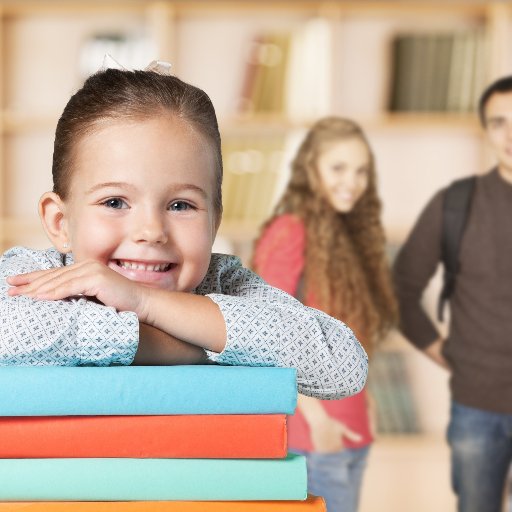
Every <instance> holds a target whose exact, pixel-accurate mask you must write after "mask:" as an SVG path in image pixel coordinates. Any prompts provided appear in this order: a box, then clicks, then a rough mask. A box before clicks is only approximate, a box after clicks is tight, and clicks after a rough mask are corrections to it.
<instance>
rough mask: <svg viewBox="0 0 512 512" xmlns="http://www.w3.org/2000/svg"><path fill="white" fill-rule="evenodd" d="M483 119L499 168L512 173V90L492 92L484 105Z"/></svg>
mask: <svg viewBox="0 0 512 512" xmlns="http://www.w3.org/2000/svg"><path fill="white" fill-rule="evenodd" d="M484 119H485V131H486V134H487V139H488V141H489V144H490V146H491V148H492V149H493V151H494V153H495V155H496V158H497V159H498V165H499V168H500V170H501V171H502V172H505V173H507V174H512V92H504V93H494V94H493V95H492V96H491V97H490V98H489V100H488V102H487V105H486V107H485V111H484Z"/></svg>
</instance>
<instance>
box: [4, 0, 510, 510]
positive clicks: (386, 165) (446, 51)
mask: <svg viewBox="0 0 512 512" xmlns="http://www.w3.org/2000/svg"><path fill="white" fill-rule="evenodd" d="M511 28H512V5H510V3H509V2H507V1H503V2H500V1H483V0H482V1H478V0H466V1H450V0H445V1H443V2H437V1H421V0H402V1H377V0H374V1H366V0H359V1H343V0H339V1H302V0H276V1H272V0H258V1H250V0H248V1H244V0H238V1H236V0H233V1H229V0H188V1H186V0H182V1H163V0H162V1H150V0H146V1H143V0H140V1H136V0H124V1H119V2H118V1H114V0H105V1H101V0H87V1H86V0H68V1H50V0H39V1H25V0H17V1H16V0H12V1H9V0H2V1H0V73H1V80H0V133H1V137H0V195H1V200H0V245H1V246H2V250H4V249H6V248H7V247H10V246H12V245H18V244H22V245H28V246H32V247H40V248H42V247H46V246H47V245H49V243H48V241H47V240H46V239H45V237H44V234H43V233H42V230H41V228H40V225H39V220H38V216H37V201H38V198H39V196H40V195H41V194H42V193H43V192H45V191H46V190H49V189H50V188H51V161H52V150H53V147H52V146H53V134H54V129H55V125H56V122H57V119H58V117H59V115H60V112H61V110H62V108H63V107H64V105H65V103H66V102H67V100H68V99H69V97H70V95H71V94H72V93H73V92H74V91H75V90H76V89H77V88H78V87H79V86H80V84H81V82H82V81H83V79H84V78H85V77H86V76H88V75H89V74H90V73H92V72H94V71H96V70H97V69H99V68H100V67H101V65H102V61H103V56H104V54H105V53H109V54H111V55H112V56H113V57H114V59H116V60H117V61H118V62H120V63H121V64H122V65H123V66H124V67H126V68H142V67H145V66H146V65H147V64H148V63H149V62H150V61H151V60H153V59H160V60H166V61H169V62H171V63H172V66H173V71H174V73H175V74H176V75H178V76H179V77H180V78H182V79H183V80H185V81H188V82H191V83H193V84H196V85H198V86H199V87H201V88H203V89H205V90H206V91H207V92H208V94H209V95H210V96H211V98H212V100H213V103H214V105H215V107H216V109H217V114H218V117H219V121H220V125H221V133H222V136H223V154H224V155H223V156H224V165H225V183H224V202H225V214H224V220H223V222H222V225H221V228H220V234H219V238H218V240H217V242H216V246H215V249H216V250H218V251H219V252H232V253H235V254H237V255H239V256H240V257H241V258H242V259H243V260H244V262H245V263H246V264H248V263H249V260H250V256H251V250H252V242H253V240H254V238H255V237H256V235H257V233H258V230H259V226H260V225H261V223H262V222H263V221H264V220H265V219H266V218H267V217H268V216H269V215H270V213H271V211H272V206H273V204H274V203H275V201H276V199H277V198H278V197H279V195H280V193H281V192H282V190H283V188H284V186H285V184H286V182H287V178H288V166H289V161H290V158H291V156H292V155H293V153H294V151H295V149H296V148H297V146H298V143H299V141H300V139H301V137H302V135H303V134H304V132H305V130H306V129H307V128H308V127H309V126H310V125H311V124H312V123H313V122H314V121H315V120H316V119H318V118H319V117H321V116H324V115H328V114H336V115H341V116H345V117H351V118H353V119H355V120H356V121H358V122H359V123H360V124H361V125H362V127H363V129H364V130H365V131H366V133H367V134H368V136H369V140H370V143H371V145H372V146H373V149H374V152H375V155H376V161H377V170H378V174H379V188H380V194H381V197H382V199H383V203H384V224H385V228H386V231H387V235H388V241H389V255H390V259H392V258H393V255H394V254H395V253H396V250H397V249H398V248H399V247H400V244H401V243H402V241H403V240H404V238H405V236H406V235H407V233H408V231H409V229H410V228H411V226H412V223H413V222H414V221H415V219H416V217H417V215H418V214H419V212H420V210H421V209H422V207H423V206H424V205H425V204H426V202H427V200H428V199H429V198H430V197H431V196H432V194H433V193H434V192H435V191H437V190H438V189H439V188H441V187H442V186H445V185H446V184H448V183H449V182H450V181H452V180H454V179H456V178H458V177H460V176H464V175H467V174H476V173H481V172H483V171H485V170H487V169H488V168H489V167H490V166H491V165H492V163H493V161H492V158H491V155H490V154H489V152H488V150H487V148H486V146H485V143H484V140H483V137H482V133H481V130H480V128H479V126H478V121H477V117H476V115H475V112H474V110H475V108H474V107H475V104H476V101H477V98H478V96H479V94H480V92H481V91H482V89H483V88H484V87H485V85H486V84H487V83H489V82H490V81H491V80H493V79H495V78H497V77H498V76H501V75H504V74H509V73H510V72H511V71H512V41H510V29H511ZM439 285H440V278H439V275H437V276H436V277H435V278H434V279H433V280H432V283H431V285H430V287H429V289H428V292H427V295H426V298H425V305H426V307H427V308H428V309H430V310H431V311H433V310H434V308H435V303H436V300H437V294H438V290H439ZM447 386H448V383H447V376H446V374H445V373H444V371H442V370H440V369H438V368H436V367H434V365H433V364H432V363H429V362H428V361H427V360H426V359H425V358H423V357H422V356H421V354H419V353H417V352H415V350H414V349H412V348H410V347H409V346H408V345H407V343H406V342H405V341H404V340H403V339H402V338H400V337H399V335H397V334H394V335H392V336H390V338H389V339H388V340H386V341H385V343H384V345H383V350H382V351H381V353H380V354H379V355H377V356H376V358H375V361H374V365H373V373H372V377H371V380H370V387H371V388H372V391H373V393H374V394H375V396H376V399H377V402H378V412H379V430H380V436H379V439H378V442H377V443H376V444H375V446H374V448H373V449H372V450H373V451H372V454H371V458H370V463H369V469H368V472H367V473H366V477H365V482H364V486H363V496H362V504H361V511H362V512H371V511H374V510H379V512H386V511H394V512H397V511H410V510H414V511H415V512H422V511H433V510H435V511H439V510H452V509H454V499H453V497H452V494H451V491H450V485H449V460H448V450H447V447H446V445H445V441H444V430H445V427H446V424H447V420H448V403H449V402H448V401H449V399H448V388H447Z"/></svg>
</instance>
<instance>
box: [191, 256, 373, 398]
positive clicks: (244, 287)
mask: <svg viewBox="0 0 512 512" xmlns="http://www.w3.org/2000/svg"><path fill="white" fill-rule="evenodd" d="M196 293H200V294H201V295H206V296H208V297H209V298H210V299H211V300H213V301H214V302H215V303H216V304H217V305H218V307H219V309H220V311H221V313H222V315H223V317H224V321H225V323H226V331H227V341H226V346H225V348H224V350H223V351H222V352H221V353H215V352H211V351H207V354H208V356H209V357H210V359H211V360H212V361H214V362H216V363H219V364H229V365H246V366H281V367H291V368H296V369H297V386H298V389H299V392H300V393H303V394H305V395H309V396H315V397H317V398H322V399H336V398H342V397H346V396H349V395H353V394H356V393H358V392H359V391H361V390H362V389H363V387H364V384H365V382H366V377H367V373H368V361H367V357H366V353H365V352H364V350H363V348H362V347H361V345H360V344H359V342H358V341H357V339H356V338H355V336H354V334H353V333H352V331H351V330H350V329H349V328H348V327H347V326H346V325H345V324H344V323H342V322H340V321H338V320H336V319H334V318H332V317H330V316H328V315H326V314H325V313H322V312H321V311H318V310H316V309H313V308H310V307H306V306H304V305H303V304H302V303H301V302H299V301H298V300H296V299H295V298H293V297H292V296H290V295H288V294H287V293H285V292H284V291H282V290H280V289H278V288H274V287H272V286H270V285H268V284H267V283H265V282H264V281H263V280H262V279H261V278H260V277H259V276H258V275H256V274H255V273H254V272H251V271H250V270H248V269H246V268H244V267H243V266H242V265H241V262H240V260H239V259H238V258H235V257H233V256H225V255H214V256H213V258H212V264H211V266H210V270H209V273H208V275H207V277H206V278H205V280H204V281H203V283H202V284H201V285H200V287H198V289H197V290H196Z"/></svg>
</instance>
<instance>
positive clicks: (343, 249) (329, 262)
mask: <svg viewBox="0 0 512 512" xmlns="http://www.w3.org/2000/svg"><path fill="white" fill-rule="evenodd" d="M351 138H357V139H359V140H361V141H363V142H364V144H365V145H366V146H367V148H368V153H369V156H370V166H369V167H370V169H369V180H368V187H367V189H366V190H365V192H364V193H363V195H362V196H361V198H360V199H359V201H357V203H356V204H355V206H354V208H353V209H352V210H351V211H350V212H348V213H339V212H337V211H336V210H334V208H333V207H332V206H331V205H330V203H329V201H328V199H327V197H326V194H325V193H324V190H323V187H322V185H321V183H320V178H319V175H318V171H317V168H316V163H317V161H318V157H319V155H320V154H321V153H322V152H323V150H324V148H325V147H326V145H328V144H332V143H333V142H336V141H339V140H346V139H351ZM291 167H292V172H291V178H290V181H289V183H288V187H287V189H286V191H285V193H284V195H283V196H282V198H281V199H280V201H279V202H278V204H277V206H276V208H275V210H274V213H273V215H272V217H271V219H270V220H269V221H268V222H267V223H266V224H265V225H264V226H263V229H262V233H263V232H264V231H265V228H266V227H267V226H268V225H269V224H270V223H271V222H272V221H273V219H274V218H275V217H277V216H279V215H282V214H284V213H288V214H292V215H295V216H297V217H299V218H300V219H301V220H302V221H303V222H304V225H305V228H306V233H307V243H306V254H305V262H306V263H305V269H304V296H307V295H308V294H309V292H312V294H313V296H314V298H315V301H316V302H317V304H318V307H319V308H320V309H322V310H323V311H325V312H326V313H328V314H330V315H331V316H334V317H336V318H339V319H342V320H343V321H344V322H345V323H347V324H348V325H349V326H350V327H351V328H352V329H353V330H354V332H355V334H356V335H357V337H358V339H359V340H360V341H361V343H362V344H363V345H364V347H365V349H366V350H367V351H368V352H369V353H371V352H372V348H373V347H374V344H375V343H376V342H377V341H379V340H381V339H382V338H383V336H384V334H385V333H386V332H387V331H388V330H389V329H390V328H391V327H393V326H394V325H395V324H396V322H397V316H398V312H397V311H398V309H397V304H396V301H395V297H394V293H393V288H392V282H391V276H390V270H389V265H388V262H387V259H386V253H385V243H386V241H385V235H384V229H383V227H382V223H381V220H380V215H381V202H380V199H379V197H378V195H377V187H376V174H375V166H374V157H373V154H372V151H371V149H370V146H369V144H368V141H367V139H366V137H365V135H364V133H363V131H362V130H361V128H360V127H359V126H358V125H357V124H355V123H354V122H353V121H350V120H347V119H343V118H339V117H327V118H324V119H321V120H320V121H318V122H317V123H316V124H315V125H314V126H313V127H312V128H311V129H310V131H309V132H308V133H307V135H306V137H305V139H304V141H303V142H302V144H301V146H300V148H299V150H298V152H297V154H296V156H295V158H294V160H293V162H292V166H291Z"/></svg>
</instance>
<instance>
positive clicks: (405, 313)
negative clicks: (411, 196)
mask: <svg viewBox="0 0 512 512" xmlns="http://www.w3.org/2000/svg"><path fill="white" fill-rule="evenodd" d="M443 197H444V191H441V192H439V193H437V194H436V195H435V196H434V197H433V198H432V200H431V201H430V202H429V203H428V204H427V206H426V207H425V209H424V210H423V212H422V213H421V215H420V216H419V218H418V220H417V222H416V225H415V226H414V228H413V229H412V231H411V233H410V235H409V237H408V238H407V240H406V241H405V243H404V245H403V246H402V248H401V250H400V252H399V253H398V256H397V258H396V260H395V264H394V268H393V271H394V272H393V274H394V282H395V289H396V294H397V299H398V303H399V308H400V322H401V330H402V332H403V334H404V336H405V337H406V338H407V339H408V340H409V341H410V342H411V343H412V344H414V345H415V346H416V347H417V348H419V349H425V348H426V347H428V346H429V345H430V344H431V343H433V342H434V341H435V340H436V339H438V338H439V337H440V334H439V332H438V330H437V328H436V327H435V325H434V323H433V322H432V320H431V319H430V318H429V316H428V315H427V313H426V312H425V310H424V308H423V306H422V303H421V302H422V296H423V292H424V291H425V288H426V287H427V285H428V283H429V281H430V279H431V277H432V276H433V275H434V273H435V271H436V269H437V266H438V264H439V262H440V260H441V230H442V209H443Z"/></svg>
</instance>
